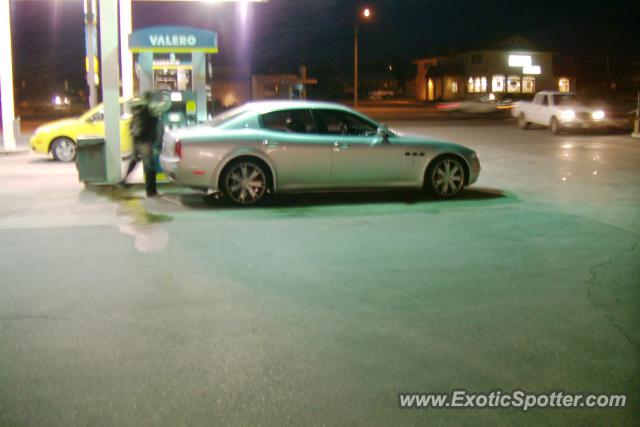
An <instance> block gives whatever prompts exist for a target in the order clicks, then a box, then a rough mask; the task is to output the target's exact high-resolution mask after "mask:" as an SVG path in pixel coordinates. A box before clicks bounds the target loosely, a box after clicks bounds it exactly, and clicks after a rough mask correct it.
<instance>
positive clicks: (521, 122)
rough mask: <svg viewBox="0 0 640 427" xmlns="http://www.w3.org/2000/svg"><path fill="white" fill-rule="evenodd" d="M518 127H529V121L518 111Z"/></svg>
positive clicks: (524, 128)
mask: <svg viewBox="0 0 640 427" xmlns="http://www.w3.org/2000/svg"><path fill="white" fill-rule="evenodd" d="M518 127H519V128H520V129H522V130H526V129H529V122H528V121H527V118H526V117H525V116H524V113H520V115H519V116H518Z"/></svg>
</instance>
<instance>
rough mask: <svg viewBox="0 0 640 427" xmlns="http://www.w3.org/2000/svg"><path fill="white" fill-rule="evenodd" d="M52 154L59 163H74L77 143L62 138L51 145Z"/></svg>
mask: <svg viewBox="0 0 640 427" xmlns="http://www.w3.org/2000/svg"><path fill="white" fill-rule="evenodd" d="M51 154H52V155H53V158H54V159H56V160H57V161H59V162H73V161H74V160H75V159H76V143H75V142H73V141H72V140H71V139H69V138H66V137H60V138H56V139H54V140H53V142H52V143H51Z"/></svg>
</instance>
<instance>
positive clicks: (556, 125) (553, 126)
mask: <svg viewBox="0 0 640 427" xmlns="http://www.w3.org/2000/svg"><path fill="white" fill-rule="evenodd" d="M549 130H550V131H551V133H552V134H554V135H560V133H562V126H560V122H559V121H558V119H557V118H555V117H551V123H549Z"/></svg>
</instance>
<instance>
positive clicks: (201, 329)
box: [0, 119, 640, 426]
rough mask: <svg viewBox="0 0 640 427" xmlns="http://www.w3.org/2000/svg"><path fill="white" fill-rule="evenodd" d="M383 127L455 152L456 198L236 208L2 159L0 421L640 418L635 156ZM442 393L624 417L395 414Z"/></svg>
mask: <svg viewBox="0 0 640 427" xmlns="http://www.w3.org/2000/svg"><path fill="white" fill-rule="evenodd" d="M389 125H391V126H392V127H395V128H398V129H401V130H404V131H409V132H414V133H421V134H427V135H431V136H433V137H435V138H439V139H446V140H452V141H456V142H460V143H463V144H465V145H468V146H470V147H472V148H474V149H475V150H477V152H478V153H479V155H480V159H481V162H482V166H483V171H482V174H481V177H480V179H479V181H478V183H477V184H476V185H474V186H473V187H471V188H469V189H468V190H467V191H466V192H465V193H464V194H463V195H462V197H460V198H459V199H458V200H452V201H435V200H431V199H429V198H425V197H422V196H420V195H417V194H413V193H401V194H394V193H367V194H357V195H354V194H340V195H305V196H288V197H278V198H276V199H275V200H272V201H271V202H270V203H268V204H267V205H266V206H264V207H260V208H255V209H237V208H231V207H228V206H226V205H225V204H223V203H220V202H205V201H203V200H202V199H201V198H200V197H199V195H197V194H194V193H191V192H189V191H184V190H180V189H177V188H175V187H173V186H164V187H162V188H161V191H162V192H163V193H164V196H163V197H161V198H158V199H151V200H146V199H144V198H143V189H142V188H141V187H140V186H138V187H135V188H134V189H133V190H131V191H127V192H115V193H112V192H106V193H101V192H93V191H88V190H86V189H84V188H83V186H82V185H81V184H79V183H78V182H77V177H76V174H75V168H74V166H73V165H66V164H57V163H53V162H51V161H50V160H47V159H46V158H44V157H42V156H36V155H34V154H30V155H23V156H10V157H0V200H2V201H3V202H2V204H0V271H2V279H0V425H33V426H39V425H42V426H69V425H87V424H91V425H121V426H125V425H131V426H139V425H171V426H175V425H277V426H283V425H363V426H374V425H425V424H436V425H440V424H449V425H452V424H453V425H514V424H518V425H540V424H556V425H561V424H562V425H575V424H580V425H601V424H606V425H638V423H639V421H640V413H639V410H640V406H639V404H638V402H639V399H640V392H639V390H640V375H639V374H640V372H639V370H640V369H639V363H638V360H640V359H639V357H638V346H639V344H640V316H639V314H638V313H640V310H638V307H639V305H640V289H639V288H638V283H639V279H640V268H639V265H640V264H638V262H637V261H638V257H639V256H640V246H639V245H638V243H639V241H640V214H639V212H640V210H638V206H639V205H640V191H638V188H640V170H639V168H638V166H639V165H640V141H638V140H634V139H632V138H630V137H628V136H627V134H614V135H601V134H597V135H563V136H558V137H554V136H552V135H550V134H549V133H548V132H546V131H545V130H529V131H521V130H519V129H517V128H516V127H515V124H514V123H512V122H510V121H503V120H476V119H473V120H455V121H450V120H429V121H424V120H390V121H389ZM456 388H466V389H469V390H472V391H476V392H480V391H492V390H496V389H501V390H505V391H509V390H514V389H524V390H526V391H531V392H544V391H554V390H564V391H566V392H577V393H580V392H601V393H623V394H627V395H628V398H629V402H630V403H629V406H628V407H626V408H623V409H586V408H580V409H534V410H531V411H529V412H527V413H526V414H523V413H522V412H519V411H517V410H488V409H484V410H468V409H465V410H460V409H458V410H453V409H449V410H445V409H440V410H435V409H426V410H402V409H399V407H398V398H397V393H398V392H407V391H411V392H414V391H415V392H443V391H449V390H452V389H456Z"/></svg>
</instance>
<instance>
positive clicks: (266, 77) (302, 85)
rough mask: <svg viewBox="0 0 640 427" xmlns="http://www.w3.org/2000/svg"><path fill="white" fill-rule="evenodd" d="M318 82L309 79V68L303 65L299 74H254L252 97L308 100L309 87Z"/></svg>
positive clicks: (252, 78) (257, 98)
mask: <svg viewBox="0 0 640 427" xmlns="http://www.w3.org/2000/svg"><path fill="white" fill-rule="evenodd" d="M317 83H318V81H317V80H316V79H313V78H309V77H307V67H306V66H304V65H302V66H301V67H300V72H299V74H254V75H253V76H252V77H251V97H252V99H253V100H254V101H259V100H262V99H306V98H307V86H308V85H315V84H317Z"/></svg>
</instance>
